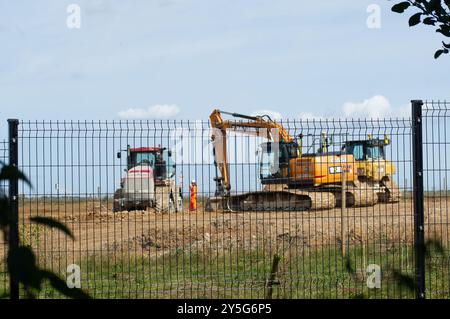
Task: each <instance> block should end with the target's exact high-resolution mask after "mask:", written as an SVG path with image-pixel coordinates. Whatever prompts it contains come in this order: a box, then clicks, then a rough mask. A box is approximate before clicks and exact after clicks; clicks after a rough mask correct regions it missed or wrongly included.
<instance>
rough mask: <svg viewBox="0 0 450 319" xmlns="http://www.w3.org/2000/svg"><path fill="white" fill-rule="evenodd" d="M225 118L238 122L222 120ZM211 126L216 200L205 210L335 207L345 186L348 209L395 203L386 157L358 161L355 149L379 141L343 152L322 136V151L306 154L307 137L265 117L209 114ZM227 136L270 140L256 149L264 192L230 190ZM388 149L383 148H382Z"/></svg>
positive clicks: (349, 146)
mask: <svg viewBox="0 0 450 319" xmlns="http://www.w3.org/2000/svg"><path fill="white" fill-rule="evenodd" d="M222 114H226V115H230V116H232V117H234V118H238V119H239V120H224V119H223V117H222ZM210 123H211V127H212V129H213V134H212V136H211V138H212V142H213V154H214V163H215V166H216V175H217V176H216V178H215V182H216V192H215V196H214V197H211V198H209V199H208V201H207V204H206V209H207V210H210V211H217V210H219V211H221V210H223V211H303V210H322V209H331V208H334V207H337V206H341V205H342V186H343V184H344V183H345V186H346V206H349V207H357V206H371V205H375V204H376V203H377V202H378V200H379V199H381V200H384V201H394V200H396V199H397V193H398V192H396V191H395V190H393V188H392V185H393V181H392V174H394V170H395V169H394V166H393V165H392V164H391V163H390V162H388V161H386V160H385V159H384V157H383V158H381V157H379V158H372V159H371V158H369V157H368V156H365V157H363V158H361V159H360V160H359V161H358V160H356V159H355V156H354V151H355V149H356V148H355V147H356V145H363V149H365V148H364V147H365V146H370V145H372V144H376V143H377V142H376V141H378V140H370V141H353V142H346V143H345V145H343V147H342V150H341V151H339V152H329V151H328V146H329V145H328V138H327V136H326V133H323V134H322V139H321V146H320V148H319V150H317V151H316V152H315V153H309V154H308V153H307V154H302V150H303V136H302V135H299V136H298V138H297V139H294V138H293V137H292V136H291V135H290V134H289V132H288V131H287V130H286V129H285V128H284V127H283V126H282V125H281V124H279V123H277V122H276V121H274V120H272V119H271V118H270V117H269V116H267V115H264V116H247V115H243V114H238V113H229V112H223V111H220V110H214V111H213V112H212V113H211V115H210ZM228 132H238V133H242V134H245V135H252V136H259V137H262V138H265V139H267V140H269V142H266V143H262V144H261V145H260V146H259V150H258V154H259V170H260V172H259V173H260V174H259V175H260V176H259V177H260V180H261V184H262V185H263V187H262V190H259V191H252V192H242V193H238V192H232V191H231V183H230V171H229V163H228V150H227V134H228ZM377 145H378V144H377ZM384 145H387V144H386V143H385V144H384ZM384 145H383V146H379V147H382V148H383V149H384ZM353 146H354V147H353ZM358 148H359V146H358ZM366 149H367V148H366ZM383 156H384V152H383ZM363 167H364V169H363ZM374 167H377V168H376V169H375V171H376V172H378V173H377V174H375V175H374V174H373V172H375V171H374ZM383 170H384V172H385V173H386V174H384V175H383V174H381V172H382V171H383ZM369 172H371V174H372V175H371V176H369ZM381 175H383V176H381ZM343 180H344V181H345V182H343ZM390 186H391V188H389V187H390Z"/></svg>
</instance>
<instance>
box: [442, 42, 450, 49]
mask: <svg viewBox="0 0 450 319" xmlns="http://www.w3.org/2000/svg"><path fill="white" fill-rule="evenodd" d="M442 45H443V46H444V48H446V49H450V43H445V42H442Z"/></svg>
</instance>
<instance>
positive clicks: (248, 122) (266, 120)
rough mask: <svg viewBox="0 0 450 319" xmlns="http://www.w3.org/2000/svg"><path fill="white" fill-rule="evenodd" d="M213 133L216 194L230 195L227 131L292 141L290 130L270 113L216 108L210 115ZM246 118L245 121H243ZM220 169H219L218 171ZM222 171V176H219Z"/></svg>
mask: <svg viewBox="0 0 450 319" xmlns="http://www.w3.org/2000/svg"><path fill="white" fill-rule="evenodd" d="M222 114H227V115H230V116H232V117H234V118H240V119H242V120H237V121H230V120H224V119H223V117H222ZM209 119H210V123H211V128H212V129H213V133H212V136H211V139H212V141H213V155H214V164H215V166H216V175H217V177H216V178H215V181H216V185H217V188H216V196H219V195H220V196H222V195H229V193H230V189H231V184H230V167H229V163H228V150H227V131H233V132H239V133H243V134H246V135H252V136H258V137H263V138H266V139H268V140H271V141H275V142H288V143H289V142H292V141H293V138H292V136H291V135H290V134H289V132H288V131H287V130H286V129H285V128H284V127H283V126H282V125H280V124H278V123H277V122H275V121H273V120H272V119H271V118H270V117H269V116H268V115H264V116H248V115H243V114H238V113H229V112H224V111H220V110H217V109H216V110H214V111H213V112H212V113H211V115H210V116H209ZM243 120H245V121H243ZM217 170H218V171H217ZM219 173H220V176H219Z"/></svg>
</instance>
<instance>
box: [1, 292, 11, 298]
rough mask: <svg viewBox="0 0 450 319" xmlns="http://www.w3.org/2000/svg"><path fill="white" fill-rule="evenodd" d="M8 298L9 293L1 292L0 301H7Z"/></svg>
mask: <svg viewBox="0 0 450 319" xmlns="http://www.w3.org/2000/svg"><path fill="white" fill-rule="evenodd" d="M7 298H9V293H8V292H2V293H1V294H0V299H7Z"/></svg>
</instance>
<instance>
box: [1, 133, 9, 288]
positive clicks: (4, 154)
mask: <svg viewBox="0 0 450 319" xmlns="http://www.w3.org/2000/svg"><path fill="white" fill-rule="evenodd" d="M8 156H9V153H8V142H7V141H5V140H2V141H0V162H3V163H8ZM7 194H8V183H7V182H5V181H0V195H5V196H6V195H7ZM5 251H6V242H5V240H4V237H3V236H0V258H1V256H4V254H5ZM8 290H9V279H8V276H7V271H6V265H5V264H4V263H3V262H0V295H2V294H4V293H6V292H8Z"/></svg>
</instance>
